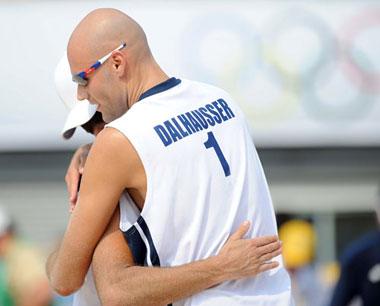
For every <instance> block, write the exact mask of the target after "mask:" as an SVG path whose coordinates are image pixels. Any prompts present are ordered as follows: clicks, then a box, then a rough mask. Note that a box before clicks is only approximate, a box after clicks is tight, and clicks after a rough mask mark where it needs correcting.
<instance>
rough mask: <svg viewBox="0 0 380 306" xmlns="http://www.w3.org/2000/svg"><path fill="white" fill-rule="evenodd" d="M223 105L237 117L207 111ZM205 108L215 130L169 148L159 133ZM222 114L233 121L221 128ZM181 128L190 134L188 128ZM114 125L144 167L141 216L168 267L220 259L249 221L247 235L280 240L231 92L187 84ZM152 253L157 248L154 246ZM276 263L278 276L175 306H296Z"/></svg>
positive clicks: (133, 110) (136, 106) (271, 274)
mask: <svg viewBox="0 0 380 306" xmlns="http://www.w3.org/2000/svg"><path fill="white" fill-rule="evenodd" d="M218 99H223V101H225V102H226V103H227V105H228V107H229V110H230V111H231V112H232V113H233V114H234V116H233V117H231V118H229V117H228V116H227V115H228V112H227V110H226V109H224V112H223V109H222V114H220V113H219V117H218V116H215V114H213V113H211V112H208V113H207V109H206V108H204V107H205V105H210V103H212V102H214V101H217V100H218ZM216 104H218V102H216ZM202 107H203V108H204V109H206V111H205V113H207V115H208V116H209V117H207V116H204V119H206V118H208V119H209V121H208V127H207V128H204V129H203V130H201V131H198V132H194V133H192V134H191V135H188V136H184V135H182V137H178V135H177V136H173V137H172V138H171V141H172V143H171V144H168V145H167V146H165V144H164V143H165V142H164V141H163V140H161V138H160V137H159V134H158V132H156V130H155V129H154V127H156V129H158V130H160V129H161V131H162V129H165V132H166V133H167V134H169V133H170V131H169V128H167V126H166V124H168V122H169V124H168V126H169V125H170V126H172V127H175V123H174V121H173V120H172V118H177V119H176V121H177V123H178V122H179V119H178V116H179V115H181V114H186V113H187V112H190V111H193V110H199V109H201V108H202ZM219 108H221V104H220V103H219ZM215 110H216V108H214V111H215ZM222 115H223V116H224V117H225V118H227V120H225V121H223V122H222V123H220V124H218V123H216V119H217V118H219V119H221V117H222ZM213 116H214V117H213ZM210 118H211V119H210ZM212 118H213V119H214V125H213V126H211V122H213V121H212ZM165 122H166V123H165ZM180 125H181V128H182V130H183V131H185V133H186V131H187V130H186V129H185V127H184V125H182V124H180ZM107 126H108V127H113V128H116V129H118V130H119V131H121V132H122V133H123V134H124V135H125V136H126V137H127V138H128V139H129V141H130V142H131V143H132V144H133V146H134V147H135V149H136V150H137V152H138V154H139V156H140V158H141V160H142V163H143V165H144V168H145V172H146V175H147V194H146V200H145V204H144V209H143V211H142V212H141V215H142V217H143V218H144V220H145V221H146V223H147V225H148V227H149V229H150V233H151V235H152V238H153V242H154V244H155V248H156V250H157V252H158V255H159V258H160V262H161V266H176V265H181V264H185V263H189V262H192V261H196V260H200V259H204V258H207V257H210V256H212V255H215V254H217V253H218V251H219V250H220V249H221V247H222V246H223V245H224V243H225V241H226V239H227V238H228V237H229V235H230V234H231V233H232V232H233V231H235V230H236V229H237V227H238V226H239V225H240V224H241V223H242V222H243V221H244V220H250V221H251V222H252V227H251V229H250V231H249V233H248V235H247V236H248V237H258V236H264V235H274V234H277V230H276V221H275V215H274V210H273V206H272V201H271V197H270V194H269V190H268V185H267V182H266V179H265V176H264V173H263V169H262V166H261V163H260V160H259V158H258V155H257V152H256V150H255V147H254V144H253V142H252V139H251V136H250V134H249V131H248V127H247V124H246V120H245V119H244V117H243V114H242V112H241V111H240V109H239V108H238V106H237V105H236V104H235V103H234V102H233V101H232V99H231V98H230V97H229V95H228V94H226V93H225V92H224V91H222V90H220V89H218V88H216V87H213V86H210V85H206V84H202V83H197V82H193V81H188V80H182V82H181V83H180V84H179V85H176V86H174V87H172V88H170V89H168V90H166V91H163V92H160V93H157V94H154V95H151V96H148V97H147V98H144V99H143V100H141V101H139V102H138V103H136V104H134V105H133V106H132V107H131V109H130V110H129V111H128V112H127V113H126V114H125V115H123V116H122V117H120V118H118V119H117V120H115V121H113V122H111V123H110V124H108V125H107ZM157 126H161V128H157ZM162 127H163V128H162ZM178 131H179V129H177V132H178ZM190 131H191V130H190ZM187 132H188V131H187ZM208 132H212V133H213V135H214V137H215V139H216V142H217V143H218V145H219V147H220V149H221V151H222V154H223V156H224V157H225V160H226V161H227V163H228V164H229V167H230V171H231V174H230V175H229V176H226V175H225V172H224V170H223V167H222V164H221V161H220V159H219V157H218V155H217V154H216V150H215V147H211V148H209V149H206V147H205V144H204V143H205V142H206V141H207V140H208V139H209V135H208ZM188 134H189V132H188ZM164 138H165V137H164ZM174 138H175V141H174ZM180 138H181V139H180ZM168 142H170V141H168ZM135 226H136V227H137V224H135ZM146 247H147V248H148V250H150V247H149V245H146ZM150 251H152V250H150ZM276 260H278V261H279V262H280V267H279V268H277V269H275V270H272V271H270V272H266V273H263V274H260V275H259V276H257V277H255V278H251V279H245V280H239V281H234V282H227V283H223V284H221V285H219V286H217V287H214V288H211V289H208V290H206V291H203V292H201V293H199V294H196V295H194V296H192V297H191V298H188V299H185V300H183V301H180V302H177V303H174V305H186V306H190V305H191V306H194V305H202V306H208V305H210V306H211V305H213V306H223V305H226V306H231V305H267V306H269V305H270V306H285V305H286V306H287V305H292V298H291V290H290V288H291V287H290V279H289V276H288V274H287V272H286V271H285V269H284V267H283V262H282V258H281V257H278V258H276Z"/></svg>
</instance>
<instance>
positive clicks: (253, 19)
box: [0, 0, 380, 151]
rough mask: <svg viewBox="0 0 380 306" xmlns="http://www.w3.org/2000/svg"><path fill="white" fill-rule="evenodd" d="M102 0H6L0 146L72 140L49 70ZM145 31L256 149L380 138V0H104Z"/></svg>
mask: <svg viewBox="0 0 380 306" xmlns="http://www.w3.org/2000/svg"><path fill="white" fill-rule="evenodd" d="M102 6H104V1H83V2H81V1H63V0H61V1H58V0H57V1H51V2H50V1H49V2H48V1H25V2H24V1H2V2H0V38H1V48H0V58H1V59H2V60H1V69H0V84H1V90H0V105H1V112H0V151H10V150H55V149H64V148H69V147H74V146H76V145H78V144H79V143H81V142H83V141H88V139H85V136H84V133H79V134H76V135H75V136H74V140H71V141H69V142H65V141H63V140H62V138H61V136H60V130H61V128H62V126H63V123H64V120H65V116H66V115H67V111H66V110H65V108H64V106H63V104H62V103H61V102H60V101H59V99H58V96H57V95H56V93H55V89H54V83H53V72H54V68H55V65H56V64H57V62H58V60H59V58H60V57H61V56H62V54H63V51H64V49H65V47H66V44H67V40H68V37H69V35H70V33H71V32H72V30H73V28H74V26H75V25H76V24H77V23H78V22H79V20H80V19H81V18H82V17H83V16H84V15H85V14H86V13H88V12H89V11H90V10H92V9H94V8H97V7H102ZM107 7H115V8H119V9H121V10H123V11H124V12H126V13H127V14H129V15H131V16H132V17H134V18H135V19H136V20H137V21H138V22H139V23H140V24H141V25H142V26H143V27H144V29H145V30H146V32H147V35H148V39H149V41H150V44H151V46H152V49H153V52H154V54H155V56H156V58H157V60H158V62H159V63H160V64H161V65H162V66H163V68H164V69H165V70H166V71H167V72H168V73H169V74H170V75H172V76H176V77H180V78H181V77H183V78H189V79H195V80H200V81H205V82H208V83H212V84H215V85H217V86H219V87H222V88H224V89H226V90H227V91H229V92H230V93H231V95H232V96H233V97H234V98H235V99H236V101H237V102H238V103H239V104H240V105H241V107H242V108H243V110H244V111H245V113H246V115H247V118H248V120H249V122H250V123H251V125H252V128H253V135H254V139H255V142H256V145H257V146H260V147H268V146H270V147H296V146H306V147H308V146H312V147H314V146H378V145H380V103H379V102H380V39H379V37H380V4H378V2H377V1H368V0H367V1H360V2H359V1H336V2H335V1H326V2H322V1H319V2H316V1H313V2H307V1H304V2H303V1H294V2H293V1H236V0H235V1H232V0H231V1H199V2H194V1H107Z"/></svg>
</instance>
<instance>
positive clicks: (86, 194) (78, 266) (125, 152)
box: [47, 129, 278, 301]
mask: <svg viewBox="0 0 380 306" xmlns="http://www.w3.org/2000/svg"><path fill="white" fill-rule="evenodd" d="M126 157H128V158H126ZM141 168H142V164H141V161H140V159H139V157H138V155H137V153H136V151H135V150H134V148H133V147H132V145H131V144H130V143H129V141H128V140H127V139H126V138H125V137H124V136H123V135H122V134H121V133H120V132H118V131H116V130H114V129H105V130H104V131H103V132H102V133H101V134H100V135H98V137H97V139H96V141H95V143H94V145H93V148H92V149H91V152H90V154H89V157H88V160H87V163H86V165H85V170H84V175H83V179H82V184H81V191H80V196H79V201H78V203H77V205H76V208H75V210H74V211H73V214H72V215H71V218H70V222H69V225H68V227H67V230H66V233H65V235H64V238H63V241H62V243H61V246H60V247H59V249H58V251H57V253H56V255H53V256H51V257H50V259H49V264H48V269H47V270H48V274H49V279H50V282H51V285H52V287H53V288H55V289H56V291H58V292H59V293H61V294H70V293H72V292H73V291H75V290H77V289H78V288H80V286H81V285H82V283H83V280H84V277H85V275H86V273H87V270H88V267H89V265H90V262H91V260H92V256H93V252H94V249H95V247H96V245H97V244H98V242H99V240H100V239H101V237H102V235H103V233H104V231H105V229H106V227H107V225H108V223H109V221H110V219H111V217H112V215H113V212H114V211H115V208H116V206H117V203H118V200H119V198H120V195H121V193H122V192H123V190H124V189H125V188H126V187H131V188H136V189H138V188H139V187H140V186H141V180H139V175H138V174H139V173H140V172H141ZM140 178H141V177H140ZM274 239H277V238H274ZM247 249H250V250H252V252H251V253H248V252H247ZM277 249H278V247H277ZM111 250H112V248H111ZM227 251H228V252H227V253H226V254H229V252H230V253H231V252H234V251H236V252H237V254H238V256H237V257H235V258H236V260H235V261H232V262H230V261H229V258H231V256H230V255H228V256H223V257H222V258H224V259H223V260H220V259H218V258H220V257H217V258H216V259H215V258H210V259H208V260H206V261H203V262H196V263H191V264H188V265H186V266H181V267H175V268H164V269H159V268H157V269H156V268H145V267H133V268H128V269H126V275H124V276H123V279H124V278H125V277H127V278H128V280H130V283H129V284H128V288H131V291H134V289H135V288H138V290H137V291H136V298H139V296H144V298H145V299H148V300H149V296H150V295H151V294H154V295H155V299H157V300H158V299H161V298H164V299H165V297H163V296H160V294H159V292H160V290H161V289H162V288H161V287H162V286H165V288H167V291H165V292H166V293H165V294H166V295H167V296H170V298H172V297H177V296H179V294H181V296H188V295H190V294H191V293H193V291H191V290H193V289H192V286H193V285H192V284H191V282H193V283H194V282H195V279H200V280H201V281H202V279H203V281H204V276H206V273H209V274H207V275H208V276H209V277H210V279H207V280H206V281H204V282H203V283H202V284H200V285H199V287H197V290H198V288H202V289H205V288H208V287H209V286H212V285H213V284H215V282H216V281H217V279H216V278H214V277H215V275H213V274H212V273H220V275H218V280H220V278H219V277H221V278H223V279H225V277H227V275H228V277H229V279H235V278H239V277H247V276H249V275H254V274H256V273H257V272H258V271H260V269H259V270H258V269H257V267H256V268H254V269H253V270H247V266H250V264H253V262H252V258H257V257H260V258H261V256H259V255H258V252H257V245H255V242H254V240H241V239H240V240H238V241H237V242H236V243H235V244H234V247H232V248H227ZM248 254H252V256H247V255H248ZM270 254H271V253H270ZM221 255H223V254H221ZM265 256H267V255H265ZM270 258H272V257H270ZM261 260H264V258H261ZM210 261H211V264H210ZM221 261H223V264H222V267H223V269H219V268H215V269H214V271H213V272H211V274H210V272H208V270H209V268H210V267H211V266H213V267H214V266H219V263H220V262H221ZM261 263H262V261H261ZM127 264H128V262H126V263H125V264H124V265H127ZM261 265H262V266H263V267H264V268H270V267H274V266H275V265H276V263H272V266H268V265H267V264H261ZM136 269H139V275H138V276H137V275H135V272H137V271H135V270H136ZM185 271H187V272H189V271H192V272H191V273H192V274H191V275H192V276H193V277H194V278H193V279H192V280H191V281H190V280H187V279H185V282H181V280H183V279H184V276H183V275H182V274H183V273H184V272H185ZM200 271H202V273H203V274H200V273H201V272H200ZM228 271H229V272H228ZM247 271H249V273H248V274H247ZM187 274H189V273H187ZM149 280H154V281H152V282H150V284H151V285H150V286H144V288H145V289H144V290H148V291H144V290H143V286H142V284H144V282H147V281H149ZM169 281H172V282H173V284H174V283H178V282H179V283H181V284H182V285H180V286H179V287H178V286H177V287H176V286H172V284H171V285H170V286H166V285H167V283H168V282H169ZM186 288H187V289H188V290H190V291H188V292H183V291H185V289H186ZM179 289H180V290H179ZM170 290H172V291H170ZM128 291H129V290H128ZM170 292H171V293H170ZM134 294H135V293H134ZM137 295H138V296H137ZM165 301H166V300H165Z"/></svg>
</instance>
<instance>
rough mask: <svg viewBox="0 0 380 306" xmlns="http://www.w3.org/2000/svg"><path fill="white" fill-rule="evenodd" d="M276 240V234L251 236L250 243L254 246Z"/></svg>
mask: <svg viewBox="0 0 380 306" xmlns="http://www.w3.org/2000/svg"><path fill="white" fill-rule="evenodd" d="M277 241H278V236H263V237H257V238H252V243H253V244H254V245H255V246H256V247H261V246H265V245H268V244H270V243H273V242H277Z"/></svg>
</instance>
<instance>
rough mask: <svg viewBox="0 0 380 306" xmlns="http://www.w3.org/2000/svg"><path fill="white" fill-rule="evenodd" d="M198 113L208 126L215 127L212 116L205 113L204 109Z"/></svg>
mask: <svg viewBox="0 0 380 306" xmlns="http://www.w3.org/2000/svg"><path fill="white" fill-rule="evenodd" d="M199 111H200V112H201V114H202V115H203V117H206V118H207V119H206V120H207V122H208V124H209V125H211V126H214V125H215V121H214V119H212V116H211V115H210V114H209V113H207V109H206V108H204V107H201V108H200V109H199Z"/></svg>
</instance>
